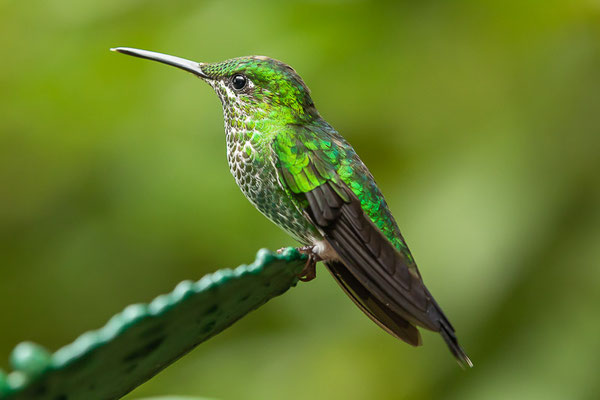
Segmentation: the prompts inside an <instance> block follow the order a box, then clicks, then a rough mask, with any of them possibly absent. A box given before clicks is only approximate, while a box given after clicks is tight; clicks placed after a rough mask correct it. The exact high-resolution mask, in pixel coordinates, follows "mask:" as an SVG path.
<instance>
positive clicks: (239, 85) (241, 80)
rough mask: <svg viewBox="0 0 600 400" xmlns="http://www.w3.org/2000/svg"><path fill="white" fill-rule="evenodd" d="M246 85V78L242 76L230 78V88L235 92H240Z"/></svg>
mask: <svg viewBox="0 0 600 400" xmlns="http://www.w3.org/2000/svg"><path fill="white" fill-rule="evenodd" d="M246 83H248V78H246V77H245V76H244V75H240V74H237V75H234V76H233V78H231V86H233V88H234V89H235V90H242V89H243V88H244V87H245V86H246Z"/></svg>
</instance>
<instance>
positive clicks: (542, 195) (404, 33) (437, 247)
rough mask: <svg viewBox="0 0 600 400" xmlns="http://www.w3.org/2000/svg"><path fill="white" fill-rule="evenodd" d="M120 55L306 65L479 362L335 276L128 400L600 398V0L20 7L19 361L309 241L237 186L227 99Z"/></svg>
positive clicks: (5, 69)
mask: <svg viewBox="0 0 600 400" xmlns="http://www.w3.org/2000/svg"><path fill="white" fill-rule="evenodd" d="M114 46H131V47H139V48H145V49H151V50H155V51H161V52H166V53H170V54H174V55H179V56H182V57H186V58H190V59H194V60H196V61H208V62H214V61H219V60H223V59H226V58H231V57H236V56H241V55H249V54H264V55H269V56H271V57H275V58H278V59H281V60H283V61H285V62H287V63H289V64H291V65H292V66H293V67H294V68H295V69H296V70H297V71H298V72H299V73H300V74H301V76H302V77H303V78H304V80H305V81H306V82H307V84H308V85H309V87H310V88H311V89H312V93H313V99H314V100H315V102H316V104H317V106H318V108H319V110H320V111H321V114H322V115H323V116H324V117H325V118H326V119H327V120H328V121H329V122H330V123H331V124H332V125H333V126H335V127H336V128H337V129H338V130H339V131H340V132H341V133H342V134H343V135H345V136H346V137H347V138H348V139H349V140H350V142H351V143H352V144H353V145H354V147H355V149H356V150H357V151H358V153H359V154H360V155H361V157H362V158H363V160H364V161H365V162H366V164H367V165H369V167H370V169H371V171H372V173H373V174H374V175H375V177H376V179H377V181H378V183H379V184H380V186H381V188H382V190H383V192H384V193H385V194H386V197H387V200H388V203H389V204H390V207H391V208H392V211H393V212H394V214H395V215H396V218H397V220H398V222H399V224H400V226H401V229H402V231H403V233H404V236H405V237H406V238H407V241H408V243H409V245H410V247H411V249H412V251H413V254H414V255H415V257H416V259H417V261H418V263H419V265H420V269H421V271H422V274H423V276H424V278H425V281H426V283H427V284H428V286H429V288H430V289H431V291H432V292H433V293H434V294H435V295H436V298H437V299H438V301H439V302H440V303H441V304H442V306H443V308H444V310H445V311H446V313H447V314H448V316H449V317H450V319H451V320H452V322H453V323H454V325H455V327H456V328H457V332H458V336H459V338H460V340H461V343H462V344H463V346H464V347H465V349H466V350H467V352H468V353H469V355H470V356H471V358H472V359H473V361H474V363H475V368H474V369H472V370H470V371H467V372H465V371H462V370H461V369H460V368H459V367H458V366H457V365H456V363H455V362H454V361H453V360H452V357H451V356H450V354H449V353H448V351H447V349H446V348H445V345H444V344H443V341H442V340H441V339H440V338H439V337H438V336H437V335H436V334H433V333H424V341H425V346H423V347H421V348H418V349H414V348H411V347H409V346H407V345H404V344H403V343H401V342H399V341H397V340H395V339H393V338H392V337H391V336H389V335H387V334H386V333H385V332H383V331H382V330H380V329H379V328H378V327H376V326H375V325H374V324H373V323H371V322H370V321H369V320H368V319H367V318H366V317H365V316H364V315H362V313H361V312H360V311H359V310H358V309H357V308H356V307H355V306H354V305H353V304H352V302H351V301H350V300H348V299H347V298H346V296H345V295H344V294H343V292H342V291H341V290H339V289H338V288H337V287H336V284H335V283H334V281H333V279H332V278H331V277H330V276H329V274H328V273H326V272H325V270H324V269H323V268H320V269H319V274H318V277H317V279H316V280H315V281H312V282H311V283H309V284H301V285H299V286H298V287H297V288H295V289H293V290H292V291H290V292H289V293H287V294H286V295H284V296H282V297H281V298H278V299H275V300H273V301H272V302H270V303H268V304H267V305H266V306H264V307H262V308H261V309H259V310H258V311H256V312H254V313H252V314H250V315H248V316H247V317H246V318H245V319H243V320H242V321H240V322H239V323H237V324H236V325H234V326H233V327H232V328H230V329H229V330H227V331H226V332H224V333H223V334H221V335H219V336H217V337H215V338H214V339H212V340H210V341H209V342H207V343H205V344H203V345H202V346H200V347H199V348H197V349H196V350H195V351H193V352H192V353H191V354H190V355H188V356H186V357H185V358H183V359H182V360H180V361H178V362H177V363H176V364H174V365H173V366H171V367H170V368H168V369H167V370H165V371H164V372H162V373H160V374H159V375H158V376H157V377H155V378H154V379H152V380H151V381H149V382H148V383H146V384H144V385H143V386H141V387H140V388H138V389H137V390H135V391H134V392H132V393H131V394H130V395H128V396H127V397H126V398H127V399H136V398H139V397H142V396H157V395H166V394H177V395H202V396H207V397H214V398H219V399H222V400H230V399H231V400H233V399H251V400H254V399H257V400H259V399H506V398H511V399H545V400H548V399H597V398H599V397H600V380H598V371H599V370H600V318H599V316H598V313H599V311H598V307H599V306H600V268H599V261H600V185H599V184H598V183H599V180H600V177H599V175H600V152H599V150H600V129H599V127H600V2H599V1H598V0H586V1H556V0H551V1H543V2H542V1H517V0H510V1H487V2H482V1H453V2H447V1H423V2H417V1H403V2H387V3H386V2H364V1H342V0H337V1H336V0H332V1H325V2H317V1H313V2H299V1H288V2H278V1H275V0H270V1H268V0H257V1H252V2H249V1H246V2H242V1H239V2H224V1H204V2H201V1H189V0H187V1H170V2H166V1H142V0H127V1H124V0H105V1H86V2H83V1H75V0H45V1H39V0H35V1H29V2H23V1H21V2H19V1H16V0H12V1H11V0H2V1H0V48H1V49H2V50H1V51H2V55H3V56H2V61H1V62H0V92H1V94H2V96H0V110H1V111H0V112H1V118H0V251H1V260H0V310H1V313H2V322H1V329H0V367H3V368H4V369H7V368H8V354H9V352H10V350H11V348H12V347H13V346H14V345H15V344H17V343H18V342H19V341H22V340H33V341H35V342H38V343H41V344H43V345H45V346H47V347H48V348H50V349H52V350H55V349H57V348H58V347H60V346H62V345H64V344H66V343H68V342H70V341H71V340H73V339H74V338H75V337H76V336H77V335H78V334H80V333H82V332H83V331H85V330H88V329H93V328H97V327H100V326H101V325H103V324H104V322H105V321H106V320H107V319H108V318H109V317H110V316H111V315H112V314H114V313H115V312H117V311H120V310H121V309H122V308H123V307H124V306H125V305H127V304H129V303H133V302H139V301H148V300H150V299H152V298H153V297H154V296H155V295H157V294H159V293H164V292H167V291H170V290H171V289H172V288H173V287H174V285H175V284H176V283H177V282H179V281H181V280H183V279H198V278H200V277H201V276H202V275H203V274H205V273H207V272H209V271H213V270H215V269H217V268H222V267H233V266H236V265H238V264H241V263H245V262H249V261H251V260H253V259H254V254H255V251H256V250H257V249H258V248H261V247H269V248H271V249H277V248H279V247H282V246H284V245H294V242H293V241H292V240H291V239H289V238H288V237H287V236H286V235H285V233H283V231H280V230H279V229H278V228H277V227H275V226H274V225H272V224H271V223H270V222H269V221H268V220H266V219H265V218H264V217H262V216H261V215H260V214H259V213H258V212H257V211H256V210H254V209H253V207H252V206H251V205H250V204H249V203H248V202H247V201H246V199H245V198H244V197H243V195H242V194H241V192H240V191H239V189H238V188H237V186H236V185H235V183H234V181H233V179H232V177H231V176H230V174H229V171H228V167H227V162H226V158H225V144H224V134H223V126H222V125H223V121H222V115H221V108H220V104H219V101H218V99H217V97H216V96H215V95H214V93H212V90H211V89H210V88H209V87H208V86H207V85H205V84H203V83H202V82H201V81H199V80H198V79H195V78H193V77H192V76H191V75H189V74H186V73H184V72H182V71H179V70H176V69H174V68H170V67H166V66H163V65H159V64H157V63H152V62H149V61H144V60H139V59H133V58H131V57H127V56H123V55H118V54H115V53H111V52H109V51H108V48H109V47H114Z"/></svg>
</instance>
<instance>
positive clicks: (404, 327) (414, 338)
mask: <svg viewBox="0 0 600 400" xmlns="http://www.w3.org/2000/svg"><path fill="white" fill-rule="evenodd" d="M325 265H326V266H327V268H328V269H329V271H330V272H331V274H332V275H333V277H334V279H335V280H336V281H337V283H338V284H339V285H340V286H341V287H342V289H343V290H344V292H346V294H347V295H348V296H349V297H350V298H351V299H352V301H354V303H355V304H356V305H357V306H358V308H360V309H361V310H362V311H363V312H364V313H365V314H366V315H367V316H368V317H369V318H371V320H373V322H375V323H376V324H377V325H379V326H380V327H381V328H382V329H384V330H385V331H386V332H388V333H389V334H390V335H392V336H394V337H396V338H398V339H401V340H404V341H405V342H406V343H408V344H410V345H413V346H420V345H421V344H422V341H421V335H420V333H419V330H418V329H417V328H416V327H415V326H414V325H411V324H410V323H409V322H408V321H407V320H405V319H404V318H402V317H400V316H398V315H397V314H395V313H393V312H392V311H391V310H390V309H389V307H386V306H385V305H384V304H382V303H381V302H380V301H379V300H377V298H375V297H373V295H372V294H371V293H370V292H369V291H368V290H367V289H366V288H365V287H364V286H363V285H362V284H361V283H360V282H359V281H358V280H357V279H356V278H355V277H354V276H353V275H352V274H351V273H350V271H349V270H348V268H346V266H345V265H344V264H342V263H341V262H337V261H328V262H326V263H325Z"/></svg>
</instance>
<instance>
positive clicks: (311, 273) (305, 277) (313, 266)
mask: <svg viewBox="0 0 600 400" xmlns="http://www.w3.org/2000/svg"><path fill="white" fill-rule="evenodd" d="M298 251H299V252H300V253H302V254H306V255H307V256H308V260H306V264H305V265H304V268H303V269H302V271H300V273H299V274H298V279H299V280H301V281H302V282H309V281H312V280H313V279H315V278H316V276H317V263H318V262H319V261H321V257H319V255H318V254H317V253H315V246H304V247H299V248H298Z"/></svg>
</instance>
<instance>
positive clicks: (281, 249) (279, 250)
mask: <svg viewBox="0 0 600 400" xmlns="http://www.w3.org/2000/svg"><path fill="white" fill-rule="evenodd" d="M286 249H287V247H282V248H280V249H278V250H277V251H276V253H277V254H282V253H283V252H284V251H285V250H286Z"/></svg>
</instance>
